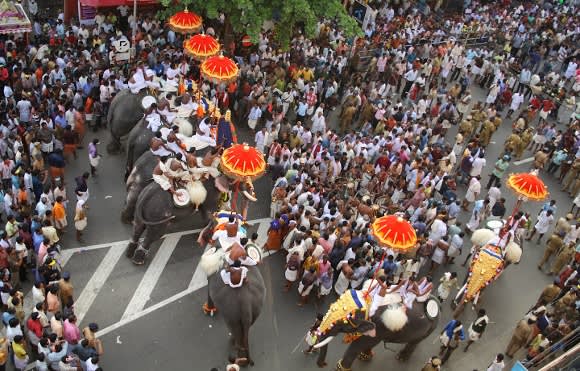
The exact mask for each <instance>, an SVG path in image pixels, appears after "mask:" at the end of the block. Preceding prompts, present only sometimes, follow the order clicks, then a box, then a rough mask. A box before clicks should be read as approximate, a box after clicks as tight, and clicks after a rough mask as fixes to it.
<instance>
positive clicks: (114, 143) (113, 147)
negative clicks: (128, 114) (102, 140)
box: [107, 123, 121, 154]
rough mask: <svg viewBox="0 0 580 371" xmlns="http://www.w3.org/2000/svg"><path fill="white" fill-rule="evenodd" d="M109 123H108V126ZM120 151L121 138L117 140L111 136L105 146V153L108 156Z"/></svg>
mask: <svg viewBox="0 0 580 371" xmlns="http://www.w3.org/2000/svg"><path fill="white" fill-rule="evenodd" d="M110 124H111V123H109V125H110ZM120 151H121V138H117V137H115V136H114V135H112V134H111V140H110V141H109V143H108V144H107V152H108V153H110V154H118V153H119V152H120Z"/></svg>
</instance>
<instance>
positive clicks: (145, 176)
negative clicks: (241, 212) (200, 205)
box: [121, 148, 228, 224]
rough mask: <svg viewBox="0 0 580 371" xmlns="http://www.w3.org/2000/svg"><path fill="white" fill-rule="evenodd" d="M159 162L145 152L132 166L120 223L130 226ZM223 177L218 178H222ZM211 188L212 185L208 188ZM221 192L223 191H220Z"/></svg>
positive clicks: (156, 158) (148, 152)
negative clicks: (138, 203)
mask: <svg viewBox="0 0 580 371" xmlns="http://www.w3.org/2000/svg"><path fill="white" fill-rule="evenodd" d="M210 150H211V149H210V148H207V149H204V150H202V151H199V155H200V156H203V155H204V154H205V153H206V152H207V151H210ZM158 162H159V158H158V157H157V156H155V155H154V154H153V153H152V152H151V151H146V152H145V153H143V154H142V155H141V157H139V159H138V160H137V161H136V162H135V165H134V166H133V170H131V173H130V174H129V176H128V177H127V181H126V183H125V184H126V188H125V189H126V191H127V196H126V197H125V204H124V206H123V210H122V211H121V221H122V222H123V223H126V224H130V223H131V222H132V221H133V218H134V214H135V207H136V205H137V199H138V197H139V195H140V193H141V191H143V189H144V188H145V187H146V186H147V185H148V184H149V183H151V182H153V177H152V174H153V170H154V169H155V166H157V163H158ZM222 177H223V176H221V177H219V178H222ZM212 181H213V180H212V179H210V180H209V181H208V182H206V183H209V182H212ZM220 183H221V184H227V183H228V182H227V181H223V180H221V179H220ZM210 188H213V185H212V186H210ZM222 191H223V189H222Z"/></svg>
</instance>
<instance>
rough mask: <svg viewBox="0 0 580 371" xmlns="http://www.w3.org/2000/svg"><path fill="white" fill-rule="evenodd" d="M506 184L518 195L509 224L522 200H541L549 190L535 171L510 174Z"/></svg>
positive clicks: (546, 195)
mask: <svg viewBox="0 0 580 371" xmlns="http://www.w3.org/2000/svg"><path fill="white" fill-rule="evenodd" d="M506 185H507V186H508V188H509V189H511V190H512V191H514V192H515V193H516V194H517V195H518V200H517V202H516V204H515V206H514V209H513V211H512V215H511V217H510V219H509V224H510V225H511V223H512V221H513V218H514V216H515V215H516V213H517V212H518V210H519V208H520V206H521V204H522V202H524V201H527V200H532V201H542V200H544V199H546V197H548V195H549V194H550V192H548V187H547V186H546V185H545V184H544V182H543V181H542V179H540V178H539V177H538V173H537V171H532V172H531V173H518V174H510V176H509V177H508V179H507V181H506Z"/></svg>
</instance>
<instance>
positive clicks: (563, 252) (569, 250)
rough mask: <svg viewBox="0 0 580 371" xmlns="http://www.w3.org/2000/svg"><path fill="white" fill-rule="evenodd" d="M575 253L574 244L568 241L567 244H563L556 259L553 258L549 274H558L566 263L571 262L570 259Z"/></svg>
mask: <svg viewBox="0 0 580 371" xmlns="http://www.w3.org/2000/svg"><path fill="white" fill-rule="evenodd" d="M575 255H576V249H575V247H574V244H572V243H570V244H568V245H564V247H562V248H561V249H560V250H559V251H558V255H557V256H556V260H554V264H552V268H551V269H550V274H552V275H553V274H559V273H560V271H561V270H562V268H564V266H565V265H566V264H569V263H571V262H572V259H574V256H575Z"/></svg>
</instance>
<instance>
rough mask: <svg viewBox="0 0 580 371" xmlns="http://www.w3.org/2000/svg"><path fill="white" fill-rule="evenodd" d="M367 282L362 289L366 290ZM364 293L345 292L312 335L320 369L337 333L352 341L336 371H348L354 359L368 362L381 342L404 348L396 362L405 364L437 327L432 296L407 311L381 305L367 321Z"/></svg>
mask: <svg viewBox="0 0 580 371" xmlns="http://www.w3.org/2000/svg"><path fill="white" fill-rule="evenodd" d="M369 281H370V280H369ZM369 281H367V283H366V284H365V285H364V286H363V287H367V288H368V287H369V286H368V285H370V283H369ZM364 291H365V289H364V288H363V290H354V289H351V290H349V291H346V292H345V293H344V294H343V295H342V296H341V297H340V298H339V299H338V300H337V301H336V302H335V303H333V304H332V305H331V306H330V308H329V311H328V312H327V314H326V315H325V317H324V319H323V320H322V322H321V324H320V326H319V327H318V329H317V330H316V331H315V334H316V337H317V338H316V343H315V344H314V348H318V349H319V350H320V353H319V356H318V360H317V364H318V366H319V367H324V366H326V354H327V350H328V344H329V343H330V342H331V340H332V339H333V338H334V337H335V336H336V335H338V334H340V333H344V334H346V336H352V337H354V338H355V339H354V340H353V341H352V342H351V343H350V345H349V346H348V348H347V349H346V351H345V352H344V354H343V357H342V359H341V360H339V361H338V364H337V370H350V369H351V366H352V364H353V362H354V361H355V359H356V358H357V357H358V358H359V359H361V360H370V359H371V358H372V356H373V353H372V349H373V348H374V347H375V346H376V345H377V344H378V343H380V342H381V341H382V342H385V343H398V344H406V345H405V347H404V348H403V349H402V350H401V351H400V352H399V354H398V355H397V358H398V359H400V360H406V359H408V358H409V357H410V356H411V353H412V352H413V350H414V349H415V347H416V346H417V344H419V343H420V342H421V341H422V340H423V339H425V338H427V337H428V336H429V335H430V334H431V333H432V332H433V331H434V330H435V328H436V327H437V324H438V322H439V313H440V306H439V302H438V301H437V299H435V298H434V297H433V296H430V297H429V298H428V300H427V301H426V302H415V303H414V304H413V305H412V307H411V308H410V309H409V308H406V307H405V306H404V305H403V304H402V303H393V304H388V305H380V306H378V307H377V309H376V312H375V313H374V314H373V315H372V316H371V317H370V318H369V317H368V314H369V312H370V311H369V309H368V307H367V306H365V305H364V304H362V303H364V302H365V300H368V299H366V297H367V296H368V295H367V293H366V292H364ZM390 295H398V294H390ZM371 307H372V305H371ZM353 335H354V336H353Z"/></svg>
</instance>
